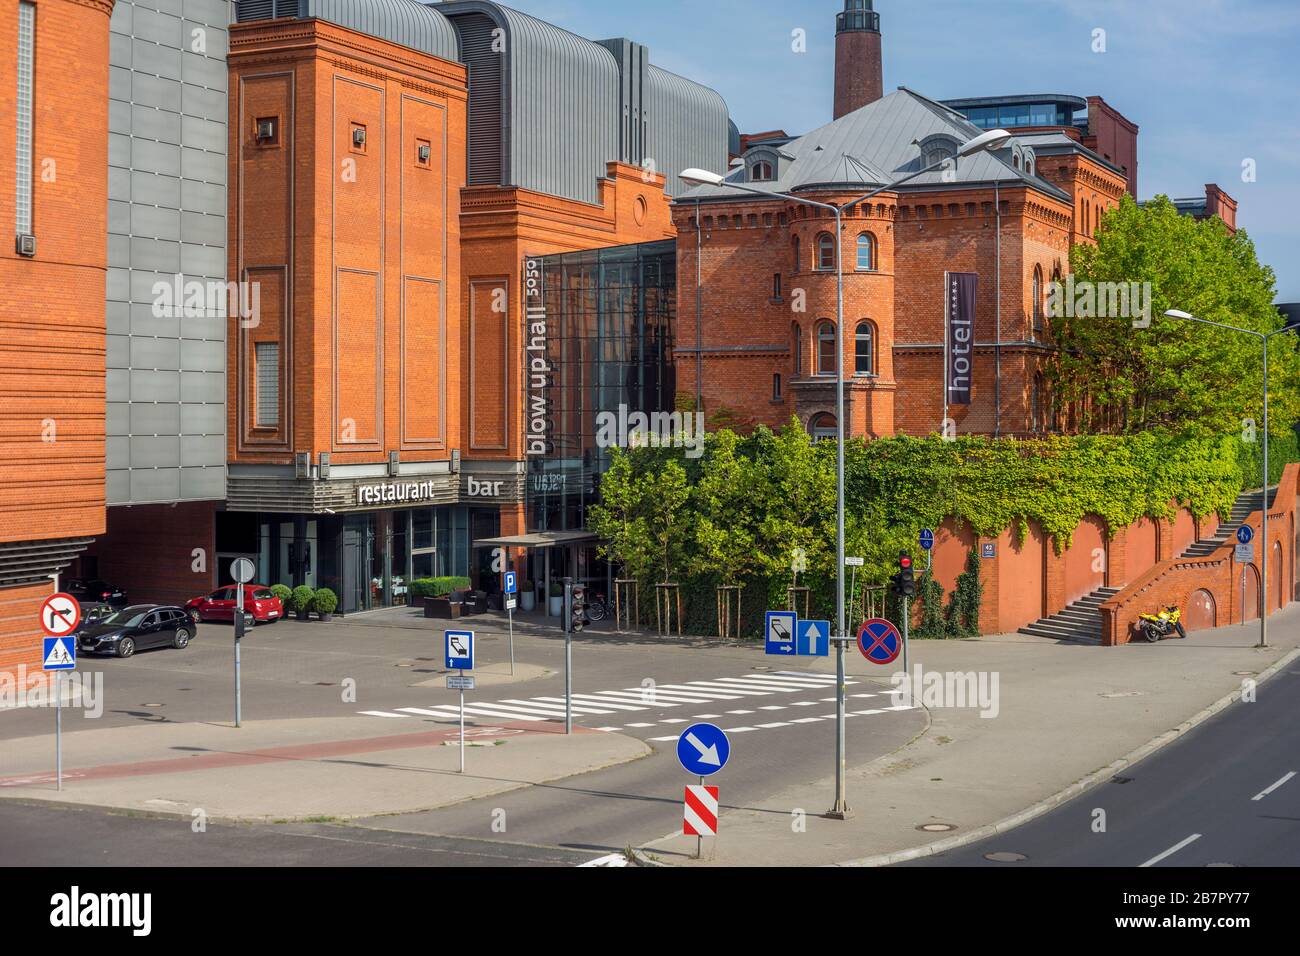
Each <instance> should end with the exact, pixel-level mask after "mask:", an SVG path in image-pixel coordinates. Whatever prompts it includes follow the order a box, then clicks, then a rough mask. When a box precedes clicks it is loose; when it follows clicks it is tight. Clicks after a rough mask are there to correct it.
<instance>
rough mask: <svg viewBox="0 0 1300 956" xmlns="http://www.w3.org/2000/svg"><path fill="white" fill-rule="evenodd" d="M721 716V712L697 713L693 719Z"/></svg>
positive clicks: (708, 718) (710, 718) (709, 718)
mask: <svg viewBox="0 0 1300 956" xmlns="http://www.w3.org/2000/svg"><path fill="white" fill-rule="evenodd" d="M721 716H722V715H721V714H696V715H695V716H694V717H693V718H692V720H712V719H713V718H714V717H721Z"/></svg>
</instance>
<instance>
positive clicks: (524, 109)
mask: <svg viewBox="0 0 1300 956" xmlns="http://www.w3.org/2000/svg"><path fill="white" fill-rule="evenodd" d="M499 9H500V11H501V14H502V16H503V17H504V19H505V23H506V32H507V40H506V42H507V51H508V54H507V55H508V56H509V69H510V77H509V81H508V90H509V97H510V98H509V103H508V107H509V114H508V117H509V119H508V123H509V127H510V136H509V144H508V149H509V156H510V166H509V174H510V180H511V184H512V185H516V186H522V187H524V188H526V189H533V190H536V191H538V192H543V193H548V194H551V195H556V196H567V197H570V198H573V199H579V200H583V201H585V202H592V203H594V202H596V201H598V199H599V189H598V186H597V181H598V180H600V179H603V178H604V177H605V172H606V170H605V165H606V163H608V162H609V161H610V160H612V159H615V158H617V157H618V155H619V136H618V128H619V122H618V114H619V75H618V63H617V62H616V61H615V59H614V55H613V54H612V53H610V52H609V50H607V49H605V48H604V47H603V46H601V45H600V44H598V43H593V42H591V41H590V40H586V39H583V38H582V37H579V36H576V35H574V34H572V33H569V32H568V31H567V30H561V29H560V28H559V27H556V26H552V25H551V24H549V23H545V22H543V21H541V20H538V19H536V18H535V17H530V16H528V15H527V14H524V13H520V12H518V11H517V10H511V9H509V8H508V7H500V8H499Z"/></svg>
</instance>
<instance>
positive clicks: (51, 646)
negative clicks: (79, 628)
mask: <svg viewBox="0 0 1300 956" xmlns="http://www.w3.org/2000/svg"><path fill="white" fill-rule="evenodd" d="M41 668H42V669H43V670H47V671H75V670H76V669H77V641H76V638H73V637H47V638H44V646H43V647H42V648H41Z"/></svg>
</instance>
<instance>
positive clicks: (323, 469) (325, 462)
mask: <svg viewBox="0 0 1300 956" xmlns="http://www.w3.org/2000/svg"><path fill="white" fill-rule="evenodd" d="M329 477H330V453H329V452H327V451H323V452H321V453H320V480H321V481H328V480H329Z"/></svg>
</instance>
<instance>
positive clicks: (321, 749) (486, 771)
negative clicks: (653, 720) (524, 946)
mask: <svg viewBox="0 0 1300 956" xmlns="http://www.w3.org/2000/svg"><path fill="white" fill-rule="evenodd" d="M375 727H376V724H375V722H374V721H373V720H369V719H368V718H364V717H360V718H358V717H343V718H327V719H303V720H268V721H257V722H250V723H246V724H245V725H244V726H243V727H242V728H240V729H235V728H234V727H233V726H231V725H229V724H224V725H223V724H173V723H156V724H148V725H144V726H137V727H128V728H121V727H118V728H106V729H103V730H85V731H78V732H75V733H68V734H65V736H64V756H63V760H64V764H63V766H64V772H63V790H62V791H61V792H60V791H57V790H56V789H55V778H54V770H53V764H54V738H53V735H52V734H51V735H45V736H41V737H26V738H21V739H17V740H10V741H6V742H5V751H6V752H5V759H4V767H3V768H0V773H2V774H3V775H2V776H0V798H5V797H8V798H22V799H40V800H51V801H59V802H65V803H74V804H85V805H92V806H104V807H115V808H122V809H130V810H144V811H150V812H154V813H175V814H180V815H182V816H185V817H187V818H188V817H192V816H194V815H195V812H196V811H198V810H202V811H203V814H204V815H205V816H206V818H208V819H218V820H222V819H224V820H246V821H282V820H306V819H320V818H328V819H348V818H353V817H361V816H374V815H378V814H390V813H410V812H414V811H418V810H427V809H432V808H434V807H441V806H447V805H449V804H453V803H459V802H461V801H464V800H469V799H473V798H476V797H483V796H488V795H490V794H496V793H504V792H506V791H508V790H514V789H517V788H519V787H524V786H528V785H530V784H535V783H542V782H547V781H554V780H559V779H562V778H565V777H569V776H573V775H574V774H579V773H586V772H588V771H591V770H598V769H600V768H602V767H608V766H612V765H614V764H620V763H625V762H627V761H630V760H636V759H638V758H640V757H643V756H645V755H647V754H649V753H650V752H651V751H650V748H649V747H648V746H647V745H646V744H644V743H642V742H641V741H639V740H636V739H634V738H631V737H625V736H622V735H620V734H612V733H604V732H599V731H591V730H585V729H583V728H577V729H576V730H575V733H574V734H573V735H572V736H570V737H566V735H565V734H564V728H563V726H562V725H558V724H545V725H538V724H535V723H530V724H526V725H525V724H516V723H508V722H505V723H494V724H492V725H491V726H479V727H467V728H466V739H467V741H469V742H471V743H472V746H469V747H467V748H466V754H465V773H464V774H461V773H458V772H457V768H458V766H459V762H460V750H459V731H458V730H457V728H455V727H448V726H446V725H445V724H440V725H434V724H428V725H425V727H424V728H423V729H422V730H420V731H418V732H407V733H402V734H390V735H386V736H376V735H375V733H374V731H375ZM489 823H490V821H485V822H484V826H485V828H486V827H487V826H488V824H489Z"/></svg>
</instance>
